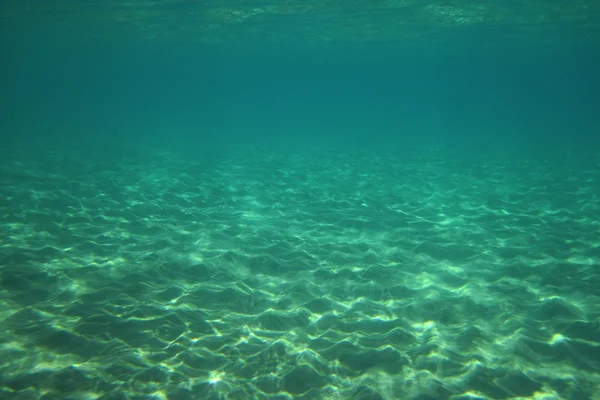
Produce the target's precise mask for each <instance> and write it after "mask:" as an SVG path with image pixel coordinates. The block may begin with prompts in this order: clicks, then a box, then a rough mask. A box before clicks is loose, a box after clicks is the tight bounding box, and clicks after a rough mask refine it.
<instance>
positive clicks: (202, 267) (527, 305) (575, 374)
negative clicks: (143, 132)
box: [0, 150, 600, 400]
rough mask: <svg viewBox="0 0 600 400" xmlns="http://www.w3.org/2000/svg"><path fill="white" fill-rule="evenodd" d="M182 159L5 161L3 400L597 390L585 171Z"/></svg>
mask: <svg viewBox="0 0 600 400" xmlns="http://www.w3.org/2000/svg"><path fill="white" fill-rule="evenodd" d="M99 151H100V150H99ZM198 158H199V159H198V160H197V161H190V160H189V159H182V158H179V157H178V156H177V155H174V154H171V155H170V154H167V153H164V154H162V153H161V154H158V153H157V154H148V155H144V156H139V155H138V156H135V155H127V153H126V152H125V153H122V154H120V155H115V154H112V155H110V154H104V155H102V154H98V155H97V156H96V157H89V155H85V154H82V153H77V152H68V151H64V152H62V151H55V152H48V153H46V154H45V155H44V156H33V155H28V153H27V152H26V151H21V152H11V153H8V152H7V153H5V154H3V157H2V160H1V161H0V165H1V168H0V191H1V193H0V211H1V214H0V218H1V221H0V222H1V224H2V225H1V227H0V229H1V230H2V231H1V232H2V236H1V242H0V245H1V247H0V263H1V265H0V268H1V269H0V285H1V292H0V296H1V297H0V323H1V325H0V326H1V328H2V329H1V330H0V346H1V347H0V351H1V357H0V398H2V399H7V400H8V399H36V398H40V396H42V395H44V397H43V398H44V399H95V398H101V399H126V398H127V399H151V398H155V399H167V398H168V399H170V400H179V399H241V400H248V399H291V398H294V399H362V400H367V399H369V400H374V399H421V400H424V399H432V400H433V399H448V398H453V399H467V398H469V399H476V398H490V399H491V398H493V399H507V398H536V399H594V398H596V399H597V398H599V397H597V396H598V393H600V328H599V324H600V298H599V293H600V234H599V232H600V222H599V218H600V159H598V158H596V159H594V158H588V159H581V158H577V157H573V158H562V159H561V158H558V159H544V158H543V157H536V158H534V159H529V160H527V159H523V158H515V157H513V158H509V157H508V156H507V157H506V158H502V157H496V158H494V159H491V160H490V159H486V158H485V157H474V158H472V159H464V158H463V159H461V158H459V156H458V155H456V154H452V152H447V153H444V152H440V151H427V152H420V153H416V152H415V153H413V154H403V155H385V156H383V155H382V156H375V155H372V154H364V155H361V154H354V155H349V154H335V155H334V154H326V153H321V154H318V155H316V154H309V153H306V154H295V155H293V154H287V155H283V154H271V153H264V152H261V151H253V152H247V153H245V152H243V151H242V152H240V153H239V154H237V155H229V156H226V157H221V158H219V157H215V158H214V159H205V158H204V157H198ZM594 396H596V397H594Z"/></svg>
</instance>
